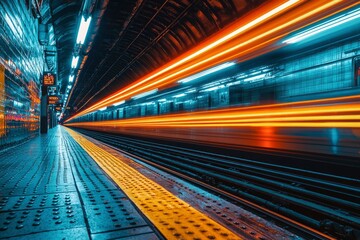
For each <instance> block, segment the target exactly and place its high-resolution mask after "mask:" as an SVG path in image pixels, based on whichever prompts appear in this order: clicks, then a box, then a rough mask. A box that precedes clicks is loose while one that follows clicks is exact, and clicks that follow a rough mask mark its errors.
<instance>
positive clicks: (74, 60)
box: [71, 56, 79, 68]
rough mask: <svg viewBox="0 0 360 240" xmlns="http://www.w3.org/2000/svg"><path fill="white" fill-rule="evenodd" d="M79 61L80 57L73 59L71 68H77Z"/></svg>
mask: <svg viewBox="0 0 360 240" xmlns="http://www.w3.org/2000/svg"><path fill="white" fill-rule="evenodd" d="M78 61H79V56H76V57H73V58H72V60H71V68H76V67H77V64H78Z"/></svg>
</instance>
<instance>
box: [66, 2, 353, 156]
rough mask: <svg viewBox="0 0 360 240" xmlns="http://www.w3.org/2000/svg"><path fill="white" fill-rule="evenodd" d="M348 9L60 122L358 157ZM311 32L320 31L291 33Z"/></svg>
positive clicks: (141, 133)
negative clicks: (249, 54) (241, 56)
mask: <svg viewBox="0 0 360 240" xmlns="http://www.w3.org/2000/svg"><path fill="white" fill-rule="evenodd" d="M349 16H350V17H351V16H360V10H359V9H358V8H356V7H354V8H352V9H350V10H348V11H347V12H346V13H339V14H337V15H335V16H334V17H332V18H330V19H323V20H321V21H320V22H317V23H314V24H313V25H310V26H307V27H306V28H305V29H301V30H299V31H297V32H295V33H291V34H290V35H286V36H284V37H283V38H281V39H278V40H277V41H276V42H272V43H271V45H268V46H266V47H265V48H263V49H262V50H261V54H259V53H258V52H254V57H253V58H248V59H246V61H239V60H234V61H229V62H225V63H222V64H220V65H218V66H216V67H211V68H208V69H206V70H203V71H201V72H198V73H196V74H194V75H192V76H190V77H186V78H185V79H182V80H179V81H177V83H178V84H177V85H176V86H172V87H171V88H166V89H163V90H159V89H160V88H159V89H156V90H154V91H148V92H145V93H142V94H139V95H137V96H133V97H131V99H127V100H126V101H121V102H118V103H115V104H113V105H111V106H107V107H105V108H102V109H100V110H97V111H93V112H89V113H87V114H84V115H82V116H78V117H75V118H72V119H71V120H70V121H68V122H66V123H65V125H67V126H74V127H81V128H87V129H92V130H99V131H108V132H115V133H123V134H132V135H138V136H139V135H143V136H152V137H157V138H168V139H173V140H174V139H176V140H181V141H187V142H189V141H196V142H206V143H207V144H215V145H222V146H224V145H226V146H232V147H239V146H254V147H265V148H276V149H287V150H296V151H310V152H316V153H329V154H339V155H348V156H355V157H358V155H359V151H358V149H360V143H359V137H360V104H359V100H360V97H358V96H359V93H360V88H359V84H360V40H359V39H360V38H359V36H360V29H359V28H358V24H359V22H360V20H359V17H352V19H349V18H350V17H349ZM341 21H343V23H344V24H336V23H339V22H341ZM333 23H335V24H334V26H332V25H331V24H333ZM311 31H312V32H315V31H317V32H315V33H314V34H312V35H310V36H309V37H307V38H306V39H305V38H302V39H301V40H299V41H295V40H294V38H296V37H297V38H301V36H303V35H306V34H307V33H308V32H311ZM299 36H300V37H299Z"/></svg>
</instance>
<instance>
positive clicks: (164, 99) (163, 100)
mask: <svg viewBox="0 0 360 240" xmlns="http://www.w3.org/2000/svg"><path fill="white" fill-rule="evenodd" d="M157 101H158V102H166V98H162V99H159V100H157Z"/></svg>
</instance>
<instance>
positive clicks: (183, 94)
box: [173, 93, 186, 98]
mask: <svg viewBox="0 0 360 240" xmlns="http://www.w3.org/2000/svg"><path fill="white" fill-rule="evenodd" d="M184 96H186V94H185V93H180V94H178V95H175V96H173V97H174V98H179V97H184Z"/></svg>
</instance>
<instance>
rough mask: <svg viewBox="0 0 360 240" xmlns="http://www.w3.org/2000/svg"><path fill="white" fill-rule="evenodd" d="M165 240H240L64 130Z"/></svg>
mask: <svg viewBox="0 0 360 240" xmlns="http://www.w3.org/2000/svg"><path fill="white" fill-rule="evenodd" d="M65 129H66V130H67V131H68V132H69V134H70V135H71V136H72V137H73V138H74V139H75V141H76V142H77V143H79V145H80V146H81V147H82V148H83V149H84V150H85V151H86V152H87V153H88V154H89V155H90V156H91V157H92V158H93V159H94V161H95V162H96V163H97V164H98V165H99V166H100V167H101V168H102V169H103V170H104V171H105V172H106V173H107V174H108V175H109V176H110V177H111V178H112V179H113V181H114V182H115V183H116V184H117V185H118V186H119V187H120V188H121V189H122V190H123V191H124V192H125V194H126V195H127V196H128V197H129V198H130V199H131V200H132V201H133V202H134V204H135V205H136V206H137V207H138V208H139V209H140V210H141V211H142V212H143V214H144V215H145V216H146V217H147V218H148V219H149V220H150V221H151V222H152V223H153V224H154V225H155V227H156V228H157V229H158V230H159V231H160V232H161V233H162V234H163V235H164V237H165V238H166V239H193V240H195V239H199V240H200V239H241V238H240V237H239V236H237V235H236V234H235V233H233V232H231V231H230V230H229V229H227V228H225V227H224V226H222V225H221V224H219V223H217V222H215V221H214V220H212V219H211V218H209V217H208V216H207V215H205V214H203V213H202V212H200V211H198V210H196V209H195V208H193V207H191V206H190V205H189V204H188V203H186V202H185V201H183V200H181V199H180V198H178V197H176V196H174V195H173V194H172V193H170V192H169V191H167V190H166V189H165V188H163V187H162V186H160V185H159V184H157V183H156V182H154V181H152V180H150V179H148V178H146V177H145V176H144V175H142V174H141V173H140V172H138V171H137V170H135V169H134V168H132V167H130V166H129V165H128V164H126V163H125V162H124V161H123V160H125V159H126V157H125V156H117V157H115V156H114V155H112V154H111V153H109V152H107V151H106V150H104V149H102V148H101V147H99V146H97V145H96V144H94V143H92V142H91V141H90V140H88V139H86V138H85V137H83V136H82V135H80V134H79V133H77V132H75V131H73V130H71V129H69V128H65Z"/></svg>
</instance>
